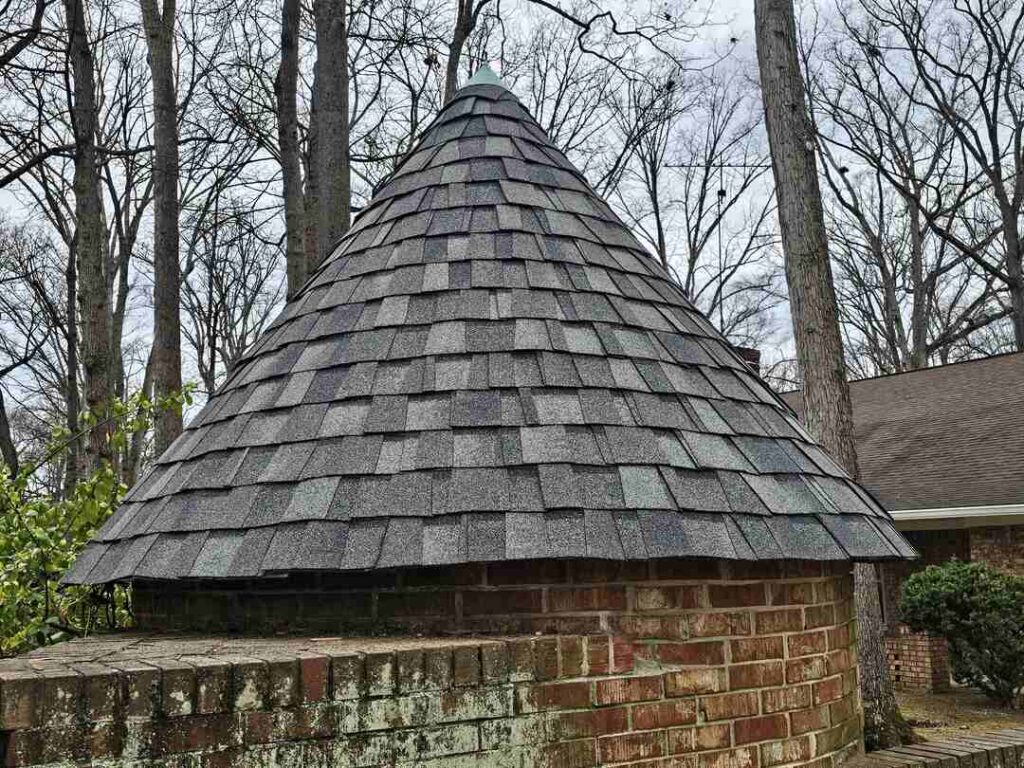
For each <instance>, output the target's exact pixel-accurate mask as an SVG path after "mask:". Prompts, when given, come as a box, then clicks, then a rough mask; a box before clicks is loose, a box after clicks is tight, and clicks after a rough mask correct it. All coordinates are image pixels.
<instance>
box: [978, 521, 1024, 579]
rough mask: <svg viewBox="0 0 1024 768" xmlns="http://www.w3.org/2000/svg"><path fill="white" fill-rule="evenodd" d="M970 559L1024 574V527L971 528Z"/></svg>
mask: <svg viewBox="0 0 1024 768" xmlns="http://www.w3.org/2000/svg"><path fill="white" fill-rule="evenodd" d="M969 530H970V559H971V560H973V561H976V562H982V563H988V564H989V565H993V566H995V567H996V568H1000V569H1002V570H1004V571H1009V572H1011V573H1018V574H1024V525H1001V526H986V527H982V528H971V529H969Z"/></svg>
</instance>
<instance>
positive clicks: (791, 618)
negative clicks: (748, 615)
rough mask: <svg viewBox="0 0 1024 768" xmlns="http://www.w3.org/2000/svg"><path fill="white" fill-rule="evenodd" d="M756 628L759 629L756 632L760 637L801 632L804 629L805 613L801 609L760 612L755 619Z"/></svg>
mask: <svg viewBox="0 0 1024 768" xmlns="http://www.w3.org/2000/svg"><path fill="white" fill-rule="evenodd" d="M755 626H756V627H757V629H756V632H757V634H759V635H774V634H777V633H779V632H799V631H800V630H802V629H803V628H804V612H803V611H802V610H801V609H799V608H782V609H779V610H776V611H758V612H757V615H756V617H755Z"/></svg>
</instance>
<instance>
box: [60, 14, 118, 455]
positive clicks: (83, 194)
mask: <svg viewBox="0 0 1024 768" xmlns="http://www.w3.org/2000/svg"><path fill="white" fill-rule="evenodd" d="M64 10H65V14H66V16H67V24H68V56H69V58H70V59H71V71H72V75H73V77H74V94H73V105H72V108H71V117H72V123H73V127H74V134H75V176H74V192H75V237H74V253H75V255H76V256H77V258H78V282H79V292H78V297H79V301H80V306H81V322H82V367H83V369H84V371H85V401H86V405H87V406H88V408H89V410H90V411H92V413H93V414H94V415H95V416H96V418H97V419H99V422H98V424H97V426H96V427H95V428H93V429H92V430H91V431H90V432H89V439H88V450H89V459H90V464H91V465H92V467H94V468H95V467H98V466H99V465H100V464H102V463H103V462H104V461H110V459H111V456H112V451H111V446H110V440H109V437H110V427H109V425H108V424H106V423H105V416H106V412H107V409H108V408H109V406H110V395H111V383H112V381H111V359H110V296H109V294H108V292H107V280H106V276H105V274H104V272H105V266H106V226H105V223H104V216H103V202H102V200H101V198H100V179H99V171H98V167H97V156H96V119H97V117H96V116H97V109H96V83H95V80H94V74H93V72H94V70H93V59H92V51H91V50H90V48H89V39H88V36H87V33H86V26H85V15H84V14H85V8H84V6H83V3H82V0H65V3H64ZM70 368H71V366H70V361H69V369H70ZM68 375H69V377H70V376H71V375H72V371H71V370H69V372H68Z"/></svg>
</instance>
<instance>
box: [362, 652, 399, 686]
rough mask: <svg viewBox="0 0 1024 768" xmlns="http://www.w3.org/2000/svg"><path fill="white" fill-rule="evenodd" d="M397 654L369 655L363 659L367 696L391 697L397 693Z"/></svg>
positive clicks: (377, 653) (378, 653)
mask: <svg viewBox="0 0 1024 768" xmlns="http://www.w3.org/2000/svg"><path fill="white" fill-rule="evenodd" d="M395 672H396V669H395V654H393V653H388V652H374V653H367V654H366V656H365V658H364V659H363V674H364V685H365V691H366V695H367V696H390V695H391V694H393V693H394V692H395Z"/></svg>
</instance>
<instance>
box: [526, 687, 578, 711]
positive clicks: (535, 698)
mask: <svg viewBox="0 0 1024 768" xmlns="http://www.w3.org/2000/svg"><path fill="white" fill-rule="evenodd" d="M590 704H591V684H590V683H589V682H587V681H583V680H579V681H567V682H550V683H532V684H525V685H519V686H516V712H540V711H544V710H550V709H579V708H582V707H589V706H590Z"/></svg>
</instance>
